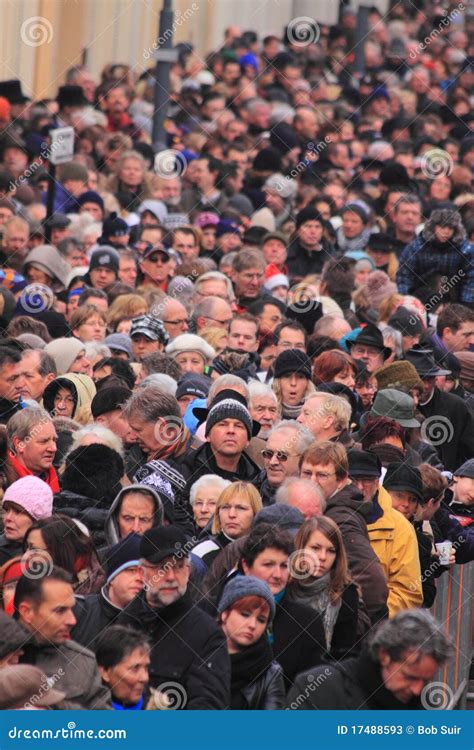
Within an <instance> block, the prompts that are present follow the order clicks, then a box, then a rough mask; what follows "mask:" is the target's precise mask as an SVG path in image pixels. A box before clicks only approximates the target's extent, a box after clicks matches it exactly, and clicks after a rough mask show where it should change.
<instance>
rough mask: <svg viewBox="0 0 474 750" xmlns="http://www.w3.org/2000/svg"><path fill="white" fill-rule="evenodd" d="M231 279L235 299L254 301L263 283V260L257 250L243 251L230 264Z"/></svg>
mask: <svg viewBox="0 0 474 750" xmlns="http://www.w3.org/2000/svg"><path fill="white" fill-rule="evenodd" d="M231 278H232V281H233V282H234V288H235V294H236V296H237V297H245V298H250V299H255V298H257V297H258V296H260V294H261V292H262V289H263V285H264V283H265V259H264V257H263V255H262V253H261V252H260V251H259V250H252V249H248V250H246V249H243V250H241V251H240V252H239V253H238V254H237V255H236V257H235V259H234V262H233V264H232V272H231Z"/></svg>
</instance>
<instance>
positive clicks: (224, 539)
mask: <svg viewBox="0 0 474 750" xmlns="http://www.w3.org/2000/svg"><path fill="white" fill-rule="evenodd" d="M262 508H263V503H262V498H261V496H260V493H259V492H258V490H256V489H255V487H254V486H253V484H250V482H232V484H231V485H229V487H226V488H225V490H223V492H222V493H221V494H220V495H219V499H218V500H217V505H216V509H215V512H214V517H213V521H212V528H211V533H212V535H213V536H211V537H210V538H209V539H206V540H205V541H203V542H200V543H199V544H198V545H197V546H196V547H194V549H193V554H194V555H197V556H198V557H200V558H201V559H202V561H203V562H204V563H205V564H206V566H207V567H208V568H210V567H211V565H212V563H213V561H214V559H215V558H216V557H217V555H218V554H219V552H220V551H221V550H222V549H224V547H226V546H227V545H228V544H230V543H231V542H233V541H235V540H236V539H240V537H242V536H245V535H246V534H248V533H249V531H250V528H251V526H252V522H253V519H254V518H255V516H256V514H257V513H258V512H259V510H262Z"/></svg>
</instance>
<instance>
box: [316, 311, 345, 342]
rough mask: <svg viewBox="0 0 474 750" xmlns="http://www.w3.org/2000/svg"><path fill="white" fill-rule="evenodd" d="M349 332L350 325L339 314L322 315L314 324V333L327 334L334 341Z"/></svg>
mask: <svg viewBox="0 0 474 750" xmlns="http://www.w3.org/2000/svg"><path fill="white" fill-rule="evenodd" d="M350 332H351V327H350V325H349V323H348V322H347V320H346V319H345V318H341V317H340V316H339V315H323V317H322V318H320V319H319V320H318V321H317V323H316V325H315V326H314V333H315V334H316V335H318V336H329V338H331V339H334V341H339V339H341V338H342V337H343V336H346V335H347V334H348V333H350Z"/></svg>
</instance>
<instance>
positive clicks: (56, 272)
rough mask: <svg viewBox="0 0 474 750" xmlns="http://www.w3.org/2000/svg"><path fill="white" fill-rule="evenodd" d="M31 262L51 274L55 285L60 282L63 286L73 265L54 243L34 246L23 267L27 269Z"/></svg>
mask: <svg viewBox="0 0 474 750" xmlns="http://www.w3.org/2000/svg"><path fill="white" fill-rule="evenodd" d="M30 264H31V265H33V266H34V267H35V268H38V269H39V270H40V271H43V272H44V273H46V274H47V275H48V276H50V277H51V278H52V280H53V285H55V286H56V285H57V284H58V282H59V285H60V286H62V287H64V286H65V285H66V281H67V277H68V275H69V273H70V271H71V266H70V265H69V263H67V262H66V261H65V260H64V258H63V257H62V256H61V255H60V253H59V252H58V250H56V248H55V247H54V246H53V245H38V247H35V248H33V250H31V251H30V252H29V253H28V255H27V256H26V259H25V262H24V264H23V267H24V268H25V269H26V268H28V266H29V265H30ZM54 282H56V283H55V284H54Z"/></svg>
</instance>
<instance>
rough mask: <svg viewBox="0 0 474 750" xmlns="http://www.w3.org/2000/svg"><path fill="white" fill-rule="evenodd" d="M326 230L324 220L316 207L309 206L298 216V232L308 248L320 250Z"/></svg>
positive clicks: (300, 240) (302, 244) (303, 244)
mask: <svg viewBox="0 0 474 750" xmlns="http://www.w3.org/2000/svg"><path fill="white" fill-rule="evenodd" d="M323 231H324V222H323V219H322V217H321V215H320V214H319V212H318V211H316V209H315V208H311V207H310V206H307V207H306V208H303V209H302V210H301V211H300V212H299V213H298V215H297V216H296V234H297V237H298V240H299V243H300V245H301V246H302V247H303V248H305V249H306V250H310V251H311V250H318V249H319V247H320V244H321V239H322V236H323Z"/></svg>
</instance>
